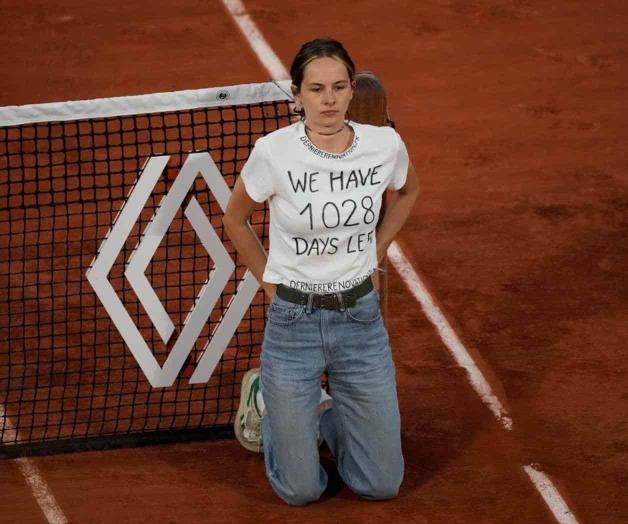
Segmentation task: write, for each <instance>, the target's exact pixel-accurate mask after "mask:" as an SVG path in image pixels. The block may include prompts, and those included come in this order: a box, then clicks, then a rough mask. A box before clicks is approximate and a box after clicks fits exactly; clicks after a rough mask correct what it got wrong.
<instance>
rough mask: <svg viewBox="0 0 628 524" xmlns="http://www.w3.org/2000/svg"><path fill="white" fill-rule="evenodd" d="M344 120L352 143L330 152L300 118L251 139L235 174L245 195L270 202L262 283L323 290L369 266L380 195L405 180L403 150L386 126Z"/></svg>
mask: <svg viewBox="0 0 628 524" xmlns="http://www.w3.org/2000/svg"><path fill="white" fill-rule="evenodd" d="M349 125H351V126H352V127H353V129H354V131H355V136H354V139H353V143H352V144H351V146H349V148H348V149H346V150H345V151H343V152H342V153H338V154H335V153H328V152H327V151H323V150H321V149H319V148H317V147H316V146H315V145H314V144H313V143H312V142H311V141H310V140H309V138H308V136H307V134H306V133H305V126H304V125H303V122H302V121H298V122H296V123H294V124H291V125H289V126H287V127H283V128H280V129H278V130H276V131H273V132H271V133H269V134H268V135H266V136H263V137H260V138H258V140H257V142H256V143H255V146H254V148H253V150H252V151H251V155H250V156H249V159H248V160H247V162H246V164H245V165H244V167H243V168H242V172H241V173H240V176H241V178H242V180H243V181H244V186H245V188H246V191H247V193H248V194H249V195H250V197H251V198H252V199H253V200H255V201H256V202H263V201H264V200H266V199H269V201H270V202H269V203H270V230H269V241H270V245H269V253H268V261H267V264H266V267H265V269H264V274H263V277H262V278H263V280H264V281H265V282H271V283H275V284H278V283H283V284H284V285H286V286H290V287H294V288H297V289H300V290H303V291H310V292H316V293H330V292H334V291H342V290H344V289H348V288H351V287H353V286H356V285H358V284H359V283H360V282H362V281H363V280H365V279H366V278H368V277H369V275H370V274H371V273H373V271H375V270H376V268H377V253H376V243H375V227H376V225H377V221H378V218H379V211H380V208H381V202H382V195H383V193H384V192H385V190H386V188H387V187H389V186H390V187H391V188H394V189H399V188H401V187H402V186H403V185H404V184H405V182H406V176H407V172H408V152H407V149H406V146H405V144H404V143H403V140H402V139H401V137H400V136H399V134H398V133H397V132H396V131H395V130H394V129H393V128H391V127H378V126H371V125H366V124H360V123H357V122H353V121H350V122H349Z"/></svg>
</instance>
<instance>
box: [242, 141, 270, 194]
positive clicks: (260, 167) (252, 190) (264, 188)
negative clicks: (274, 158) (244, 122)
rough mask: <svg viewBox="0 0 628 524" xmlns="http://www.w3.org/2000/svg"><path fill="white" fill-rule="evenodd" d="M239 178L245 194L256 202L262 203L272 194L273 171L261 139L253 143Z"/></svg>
mask: <svg viewBox="0 0 628 524" xmlns="http://www.w3.org/2000/svg"><path fill="white" fill-rule="evenodd" d="M240 178H241V179H242V181H243V182H244V187H245V189H246V192H247V193H248V194H249V196H250V197H251V198H252V199H253V200H255V201H256V202H264V200H266V199H267V198H268V197H270V196H271V195H272V194H273V193H274V187H273V171H272V167H271V164H270V160H269V157H268V152H267V148H266V144H264V141H263V140H262V138H258V139H257V142H255V145H254V146H253V149H252V150H251V154H250V155H249V158H248V160H247V161H246V162H245V164H244V166H242V171H240Z"/></svg>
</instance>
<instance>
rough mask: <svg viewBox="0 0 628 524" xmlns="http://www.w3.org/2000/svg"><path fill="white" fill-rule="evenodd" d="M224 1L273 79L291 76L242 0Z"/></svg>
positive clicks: (284, 78) (286, 78) (283, 78)
mask: <svg viewBox="0 0 628 524" xmlns="http://www.w3.org/2000/svg"><path fill="white" fill-rule="evenodd" d="M222 3H223V4H224V6H225V7H226V8H227V11H229V14H230V15H231V17H232V18H233V20H234V21H235V23H236V24H237V25H238V27H239V28H240V31H242V34H243V35H244V37H245V38H246V40H247V42H248V43H249V45H250V46H251V47H252V48H253V51H255V54H256V55H257V57H258V58H259V60H260V61H261V62H262V65H263V66H264V67H265V68H266V70H267V71H268V73H269V74H270V76H271V77H272V79H273V80H288V79H289V78H290V75H289V74H288V70H287V69H286V68H285V67H284V65H283V64H282V63H281V60H279V57H278V56H277V55H276V54H275V52H274V51H273V48H272V47H270V45H268V42H266V39H265V38H264V35H262V33H261V31H260V30H259V29H258V28H257V25H256V24H255V22H253V19H252V18H251V17H250V16H249V15H248V13H247V12H246V8H245V7H244V4H243V3H242V2H241V1H240V0H222Z"/></svg>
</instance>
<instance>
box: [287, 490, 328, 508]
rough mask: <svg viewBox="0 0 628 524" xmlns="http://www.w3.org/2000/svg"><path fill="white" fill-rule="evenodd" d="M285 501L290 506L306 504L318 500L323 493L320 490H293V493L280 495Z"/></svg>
mask: <svg viewBox="0 0 628 524" xmlns="http://www.w3.org/2000/svg"><path fill="white" fill-rule="evenodd" d="M279 496H280V497H281V498H282V499H283V501H284V502H285V503H286V504H288V505H289V506H305V505H306V504H310V503H311V502H316V501H317V500H318V499H319V498H320V496H321V493H320V492H319V491H318V490H313V489H312V490H303V491H298V492H297V491H293V492H291V493H282V494H280V495H279Z"/></svg>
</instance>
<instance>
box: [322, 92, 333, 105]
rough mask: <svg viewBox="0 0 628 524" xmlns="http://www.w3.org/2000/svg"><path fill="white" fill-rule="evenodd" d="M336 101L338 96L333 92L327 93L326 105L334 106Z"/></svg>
mask: <svg viewBox="0 0 628 524" xmlns="http://www.w3.org/2000/svg"><path fill="white" fill-rule="evenodd" d="M335 101H336V95H335V93H334V92H333V90H330V91H325V99H324V102H325V103H326V104H333V103H334V102H335Z"/></svg>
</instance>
